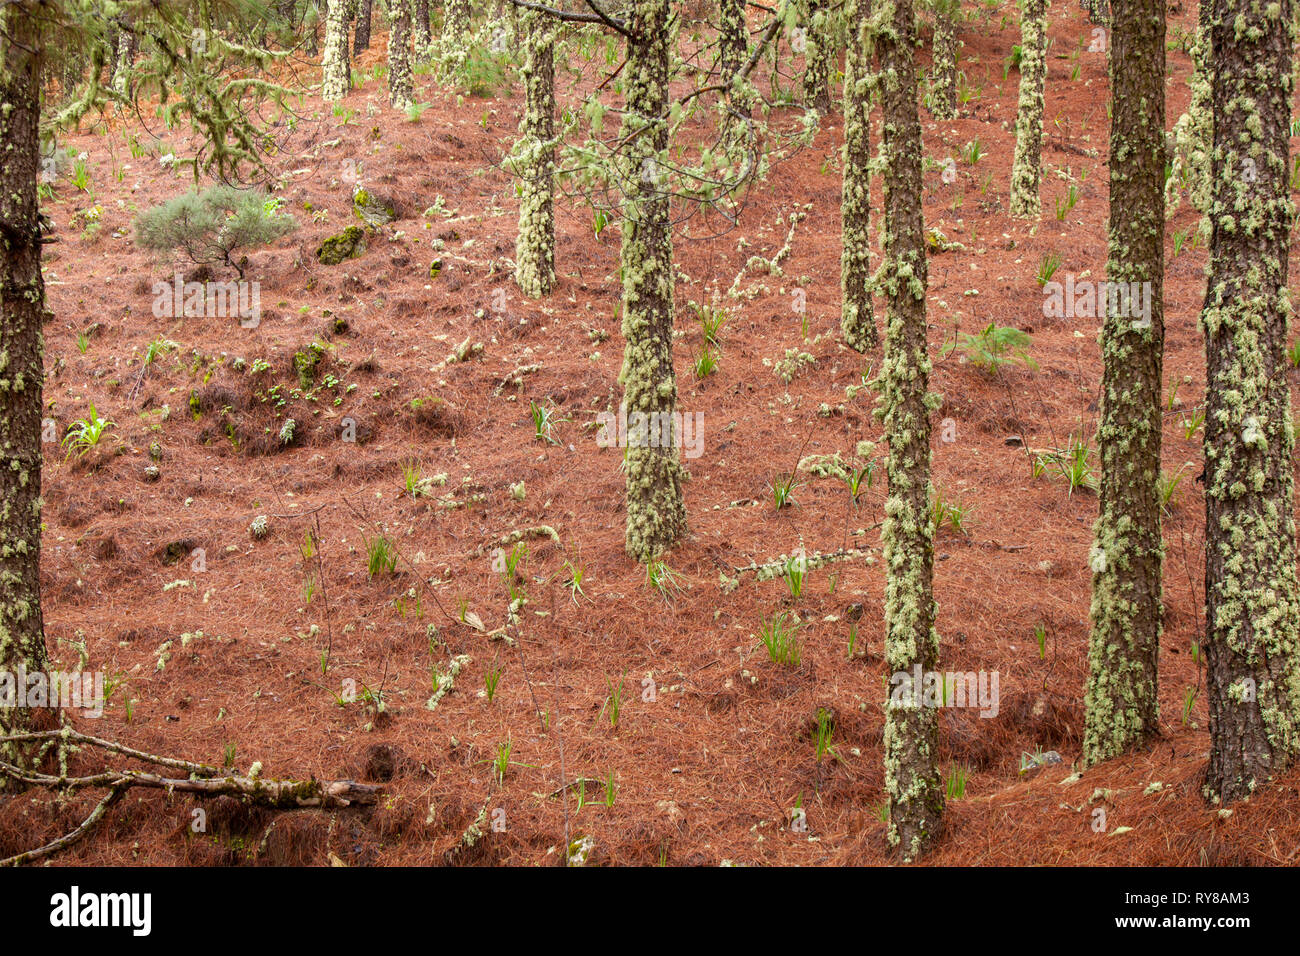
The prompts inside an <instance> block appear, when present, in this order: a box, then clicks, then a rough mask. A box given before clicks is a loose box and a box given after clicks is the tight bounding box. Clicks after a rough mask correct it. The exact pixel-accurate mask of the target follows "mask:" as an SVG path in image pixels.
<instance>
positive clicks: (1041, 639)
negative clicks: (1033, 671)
mask: <svg viewBox="0 0 1300 956" xmlns="http://www.w3.org/2000/svg"><path fill="white" fill-rule="evenodd" d="M1034 642H1035V643H1036V644H1037V645H1038V659H1039V660H1040V661H1041V660H1046V659H1047V628H1046V627H1044V626H1043V625H1042V624H1038V625H1036V626H1035V627H1034Z"/></svg>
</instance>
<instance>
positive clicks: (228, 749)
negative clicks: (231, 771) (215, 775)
mask: <svg viewBox="0 0 1300 956" xmlns="http://www.w3.org/2000/svg"><path fill="white" fill-rule="evenodd" d="M238 755H239V751H238V749H237V748H236V746H235V742H234V741H233V740H228V741H226V746H225V753H224V754H223V755H222V761H223V765H224V766H226V767H233V766H234V765H235V758H236V757H237V756H238Z"/></svg>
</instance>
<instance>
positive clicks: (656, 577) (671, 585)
mask: <svg viewBox="0 0 1300 956" xmlns="http://www.w3.org/2000/svg"><path fill="white" fill-rule="evenodd" d="M645 579H646V583H647V584H648V585H650V587H652V588H654V589H655V590H656V591H658V592H659V596H660V597H662V598H663V599H664V600H665V601H667V600H668V599H669V597H671V592H673V591H680V590H681V589H682V587H681V584H680V583H678V575H677V573H676V572H675V571H673V569H672V568H670V567H668V565H667V564H666V563H665V562H664V561H663V559H662V558H652V559H651V560H649V561H647V562H646V566H645Z"/></svg>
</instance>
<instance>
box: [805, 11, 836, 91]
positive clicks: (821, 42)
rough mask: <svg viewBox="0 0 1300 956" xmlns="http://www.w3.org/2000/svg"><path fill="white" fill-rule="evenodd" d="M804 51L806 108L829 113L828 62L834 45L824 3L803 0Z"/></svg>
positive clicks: (829, 69)
mask: <svg viewBox="0 0 1300 956" xmlns="http://www.w3.org/2000/svg"><path fill="white" fill-rule="evenodd" d="M803 3H804V18H803V22H804V39H805V44H806V48H805V51H804V72H803V94H804V100H805V102H806V103H807V105H808V106H810V107H812V108H813V109H815V110H817V111H818V112H820V113H829V112H830V110H831V60H832V59H833V58H834V56H835V42H834V39H833V35H832V33H831V28H830V27H831V18H830V13H829V12H828V11H827V9H826V3H825V0H803Z"/></svg>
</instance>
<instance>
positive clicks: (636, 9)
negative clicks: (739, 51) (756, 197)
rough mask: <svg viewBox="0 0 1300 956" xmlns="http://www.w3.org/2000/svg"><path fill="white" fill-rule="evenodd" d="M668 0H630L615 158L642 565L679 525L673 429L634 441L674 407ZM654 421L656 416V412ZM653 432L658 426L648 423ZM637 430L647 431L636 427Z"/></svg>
mask: <svg viewBox="0 0 1300 956" xmlns="http://www.w3.org/2000/svg"><path fill="white" fill-rule="evenodd" d="M669 12H670V10H669V3H668V0H634V3H633V5H632V10H631V21H630V23H629V29H630V32H631V37H630V38H629V40H628V52H627V67H626V75H627V88H626V89H627V92H626V96H627V107H626V109H627V112H626V114H625V116H624V120H623V129H622V133H623V138H624V141H625V142H626V143H627V147H626V150H625V152H624V155H623V157H622V162H623V164H624V170H625V172H624V179H625V182H626V185H625V187H624V189H625V193H626V200H625V202H624V208H623V215H624V218H623V246H622V265H623V336H624V338H625V339H626V341H627V344H626V347H625V350H624V355H623V369H622V371H621V372H620V373H619V382H620V383H621V384H622V385H623V409H624V410H625V411H626V414H627V416H628V432H629V439H628V442H627V446H628V447H627V452H626V454H627V458H626V464H627V535H626V541H625V546H626V549H627V553H628V556H629V557H631V558H632V559H633V560H634V561H639V562H642V563H647V562H649V561H651V560H654V559H656V558H658V557H659V556H660V555H661V554H663V552H665V551H667V550H668V548H670V547H671V546H672V544H673V542H675V541H676V540H677V538H678V537H679V536H680V535H681V534H682V533H683V532H685V530H686V506H685V503H684V502H683V499H682V467H681V462H680V459H679V456H678V448H677V441H678V438H677V435H676V434H675V433H674V435H673V436H672V438H673V440H672V441H671V442H669V443H668V447H664V446H663V443H662V442H657V443H655V444H654V445H651V444H650V443H649V442H648V441H642V442H637V441H634V440H633V436H634V435H635V431H636V424H635V423H636V422H637V421H640V422H642V425H645V424H646V422H651V423H652V422H654V421H655V420H656V419H653V418H648V419H645V420H642V419H641V418H640V416H641V415H646V416H650V415H656V413H657V415H658V416H671V415H672V414H673V412H674V410H675V408H676V405H677V379H676V375H675V372H674V370H673V285H674V281H675V280H674V275H673V247H672V233H671V231H670V228H671V223H670V222H669V206H668V203H669V194H668V192H667V190H666V189H665V188H664V186H663V184H662V180H663V179H664V177H665V176H666V170H664V169H663V168H661V164H662V163H663V161H664V158H665V156H666V154H667V150H668V105H669V99H668V63H669V49H670V44H671V37H670V30H669ZM658 420H660V421H662V420H665V419H663V418H659V419H658ZM649 430H650V431H652V432H658V431H659V430H658V429H653V428H652V429H649ZM641 432H642V434H643V435H644V434H645V432H646V429H645V428H644V427H642V428H641Z"/></svg>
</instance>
